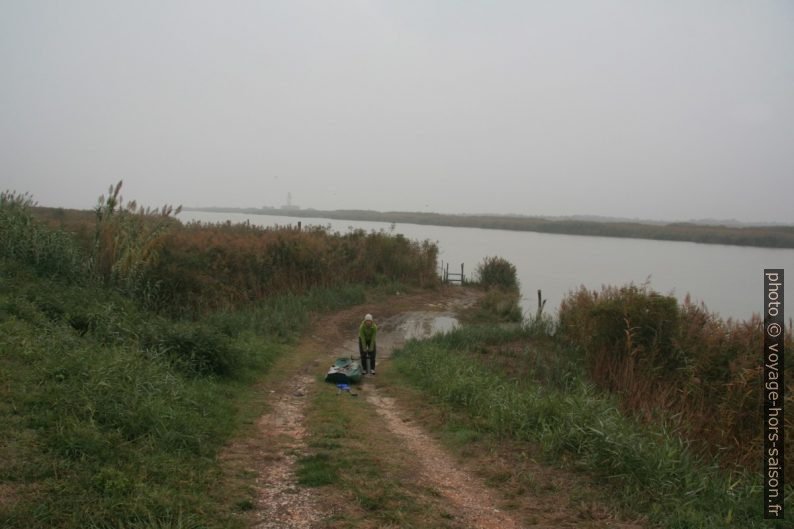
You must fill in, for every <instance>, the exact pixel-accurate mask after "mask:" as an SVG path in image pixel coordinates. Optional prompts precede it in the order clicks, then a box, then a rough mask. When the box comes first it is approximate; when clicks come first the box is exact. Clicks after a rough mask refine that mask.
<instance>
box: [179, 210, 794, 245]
mask: <svg viewBox="0 0 794 529" xmlns="http://www.w3.org/2000/svg"><path fill="white" fill-rule="evenodd" d="M185 210H186V211H206V212H216V213H217V212H222V213H245V214H253V215H275V216H290V217H298V218H301V217H303V218H324V219H338V220H355V221H369V222H385V223H400V224H403V223H408V224H423V225H432V226H453V227H462V228H483V229H494V230H512V231H534V232H540V233H556V234H568V235H585V236H596V237H618V238H635V239H653V240H662V241H684V242H697V243H703V244H728V245H735V246H756V247H763V248H794V226H743V227H737V226H724V225H705V224H695V223H689V222H672V223H664V224H662V223H658V224H650V223H642V222H630V221H620V222H617V221H609V222H597V221H587V220H550V219H546V218H543V217H528V216H518V215H515V216H513V215H504V216H501V215H453V214H440V213H426V212H418V211H387V212H380V211H370V210H330V211H329V210H317V209H289V210H284V209H277V208H222V207H202V208H185Z"/></svg>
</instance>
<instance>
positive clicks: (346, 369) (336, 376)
mask: <svg viewBox="0 0 794 529" xmlns="http://www.w3.org/2000/svg"><path fill="white" fill-rule="evenodd" d="M325 381H326V382H331V383H333V384H357V383H358V382H361V364H360V363H358V362H357V361H355V360H353V359H352V358H348V357H344V356H343V357H339V358H337V359H336V360H335V361H334V363H333V365H332V366H331V369H329V370H328V374H326V375H325Z"/></svg>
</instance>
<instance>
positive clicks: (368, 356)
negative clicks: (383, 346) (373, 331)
mask: <svg viewBox="0 0 794 529" xmlns="http://www.w3.org/2000/svg"><path fill="white" fill-rule="evenodd" d="M377 350H378V346H377V344H376V345H375V347H373V348H372V351H370V352H366V351H364V344H363V343H361V338H359V339H358V353H359V354H360V355H361V369H362V371H364V372H365V373H366V372H367V360H369V369H370V371H375V352H376V351H377Z"/></svg>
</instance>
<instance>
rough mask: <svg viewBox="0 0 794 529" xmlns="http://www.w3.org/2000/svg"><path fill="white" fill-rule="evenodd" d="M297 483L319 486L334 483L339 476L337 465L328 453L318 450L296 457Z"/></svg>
mask: <svg viewBox="0 0 794 529" xmlns="http://www.w3.org/2000/svg"><path fill="white" fill-rule="evenodd" d="M296 473H297V476H298V484H300V485H303V486H304V487H321V486H323V485H330V484H331V483H334V482H335V481H336V480H337V479H338V477H339V471H338V468H337V466H336V465H335V464H334V463H333V462H332V461H331V458H330V456H329V455H328V454H326V453H323V452H319V453H316V454H312V455H309V456H305V457H302V458H300V459H298V470H297V472H296Z"/></svg>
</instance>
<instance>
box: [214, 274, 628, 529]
mask: <svg viewBox="0 0 794 529" xmlns="http://www.w3.org/2000/svg"><path fill="white" fill-rule="evenodd" d="M476 299H477V294H476V293H474V292H473V291H470V290H465V289H449V290H446V291H445V292H444V293H443V295H441V296H439V294H438V293H427V294H422V295H415V296H404V297H403V298H402V299H399V300H398V301H393V302H392V303H389V304H380V305H374V304H373V305H366V306H359V307H354V308H352V309H347V310H343V311H338V312H335V313H332V314H330V315H327V316H324V317H322V318H320V319H319V320H318V321H316V322H315V323H314V325H313V329H314V334H312V335H311V336H310V337H307V338H305V339H304V340H303V341H302V342H301V343H300V345H299V346H298V348H297V351H296V354H295V359H296V360H295V361H294V362H293V363H292V364H291V365H288V366H286V367H285V368H284V371H281V372H286V373H293V374H292V375H291V376H289V377H287V378H286V379H282V380H281V381H279V382H278V383H274V384H273V387H272V388H269V389H267V390H265V389H263V391H266V392H267V393H269V395H265V397H266V398H267V400H268V401H269V404H270V410H269V411H268V412H267V413H265V414H264V415H262V416H261V417H260V418H259V419H258V421H257V422H256V426H257V428H256V430H255V435H252V436H249V437H248V438H246V439H242V440H240V441H239V442H238V443H236V444H235V445H232V446H231V447H230V449H229V450H228V451H227V454H226V458H227V459H230V460H233V461H235V460H236V461H237V465H236V468H238V471H239V469H240V468H241V467H244V469H245V470H244V471H245V472H247V473H249V475H252V476H256V478H255V483H254V489H255V490H254V492H255V496H256V498H257V501H256V502H255V505H253V506H252V507H253V511H252V513H251V515H252V516H249V518H248V519H249V520H250V524H249V525H250V527H252V528H256V529H288V528H289V529H319V528H322V527H326V525H325V523H324V521H326V520H328V519H329V518H330V517H332V516H333V515H334V512H331V511H333V509H334V507H333V506H329V505H328V504H327V502H326V504H325V506H323V505H322V503H321V496H322V495H318V494H317V491H316V489H310V488H304V487H301V486H299V485H298V484H297V480H296V475H295V470H296V466H297V465H296V463H297V460H298V459H299V458H300V457H301V456H302V455H306V454H307V453H308V452H309V451H308V447H307V444H306V437H307V432H306V411H307V403H308V400H309V399H310V398H311V396H312V394H313V392H314V391H316V389H317V388H316V386H317V384H316V383H315V380H316V379H317V376H318V375H321V374H322V373H324V371H325V370H326V369H327V367H328V365H330V362H331V360H332V359H333V358H334V357H336V356H349V355H354V356H356V357H357V356H358V351H357V342H356V339H355V332H356V329H357V325H358V323H359V322H360V321H361V318H362V316H363V314H364V313H365V312H371V313H373V314H374V315H375V317H376V321H377V324H378V329H379V330H378V357H377V362H378V365H379V366H382V365H383V364H382V362H383V361H384V360H386V361H388V357H389V356H390V355H391V352H392V351H393V350H394V349H396V348H399V347H400V346H401V345H402V344H403V343H404V342H405V341H406V340H408V339H410V338H423V337H427V336H430V335H432V334H434V333H435V332H438V331H443V330H448V329H449V328H451V327H452V326H454V325H455V324H456V321H455V319H454V315H453V311H454V310H455V309H457V308H461V307H465V306H467V305H471V304H473V303H474V302H475V301H476ZM277 367H283V366H277ZM376 380H377V377H376V378H375V379H372V378H369V377H367V378H365V380H364V382H363V384H362V387H361V388H360V390H359V394H361V395H366V402H367V403H368V404H369V405H371V406H372V407H373V408H374V410H375V411H376V412H377V414H378V416H379V417H380V419H381V420H382V421H383V424H384V427H385V430H387V431H388V432H389V435H391V436H394V437H395V440H396V442H397V443H398V444H399V445H400V446H402V447H405V449H406V451H407V452H408V453H410V454H413V455H414V458H413V459H412V461H411V465H413V466H414V467H415V475H414V478H413V479H414V480H415V484H417V485H422V486H424V487H426V488H427V489H428V490H434V491H437V493H438V497H439V500H440V502H441V503H440V504H443V505H444V506H445V508H446V509H447V510H448V511H449V512H451V513H453V514H454V517H455V520H456V521H457V522H458V523H459V526H460V527H467V528H472V529H503V528H504V529H517V528H521V527H526V526H527V525H525V524H522V520H524V521H525V518H523V517H520V513H518V512H516V511H505V510H500V509H498V508H497V506H499V505H501V504H502V503H503V502H501V501H500V498H498V497H497V493H496V492H495V491H494V490H493V489H490V488H489V487H488V486H486V484H485V482H484V480H483V478H480V477H478V476H476V475H473V474H472V473H471V472H468V471H467V470H465V469H464V468H463V466H462V465H461V464H460V462H458V461H456V460H455V459H454V458H453V457H452V456H451V455H450V454H449V453H447V452H446V451H445V450H444V449H443V448H442V447H441V445H440V443H439V442H438V441H436V440H435V439H434V438H433V437H432V436H431V435H429V434H428V433H427V432H426V431H425V430H424V429H423V427H422V426H421V425H419V424H418V423H416V422H415V421H414V420H413V419H412V413H411V411H409V410H406V409H405V408H401V405H400V403H399V402H397V401H396V400H395V399H394V398H393V397H392V396H389V395H386V394H385V393H384V392H383V391H382V390H381V389H379V388H378V386H377V385H376V384H373V383H372V382H373V381H376ZM541 473H542V471H541V472H539V474H538V475H541ZM555 479H557V478H555ZM572 479H576V478H572ZM249 481H250V480H249ZM547 481H549V482H551V480H547ZM561 489H562V490H561V492H560V495H559V496H558V497H557V498H555V500H560V502H559V503H558V504H557V506H556V507H552V506H551V505H549V504H548V503H546V502H548V500H549V498H540V497H538V498H532V499H531V501H532V503H533V505H532V507H531V510H532V511H533V516H532V519H533V520H534V521H533V523H532V524H531V525H529V526H531V527H539V528H540V527H543V528H551V527H579V526H581V527H588V528H590V527H621V528H626V529H628V528H631V529H636V528H638V527H639V526H637V525H634V524H632V523H621V522H618V521H617V520H614V519H612V518H611V516H607V515H604V516H600V515H599V516H596V517H595V518H596V519H590V520H587V522H585V523H584V524H582V522H583V521H584V520H582V519H581V517H580V516H577V514H576V513H575V512H568V511H567V510H566V509H565V507H564V505H565V504H566V503H567V493H566V492H565V490H564V489H565V484H564V483H562V487H561ZM563 500H566V501H563ZM535 515H537V516H535ZM457 526H458V525H456V527H457Z"/></svg>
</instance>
